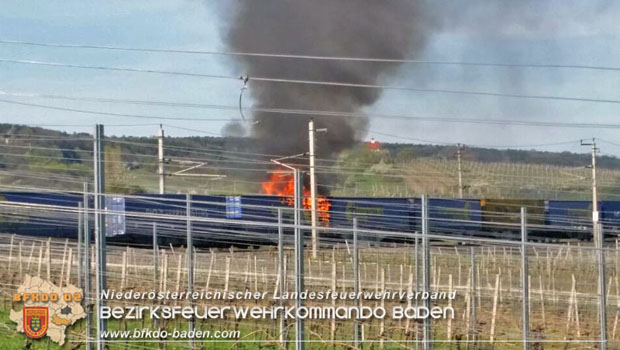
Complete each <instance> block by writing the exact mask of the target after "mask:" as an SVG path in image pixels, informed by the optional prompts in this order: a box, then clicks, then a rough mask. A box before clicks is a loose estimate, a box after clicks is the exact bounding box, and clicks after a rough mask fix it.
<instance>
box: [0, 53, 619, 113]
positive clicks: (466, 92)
mask: <svg viewBox="0 0 620 350" xmlns="http://www.w3.org/2000/svg"><path fill="white" fill-rule="evenodd" d="M0 62H4V63H18V64H31V65H41V66H52V67H64V68H80V69H94V70H107V71H122V72H133V73H151V74H163V75H179V76H191V77H201V78H213V79H227V80H233V79H234V80H237V79H238V78H239V77H237V76H226V75H215V74H204V73H192V72H176V71H163V70H153V69H139V68H121V67H107V66H89V65H78V64H67V63H57V62H41V61H33V60H10V59H0ZM250 81H251V82H257V81H258V82H270V83H286V84H301V85H316V86H336V87H350V88H366V89H381V90H396V91H413V92H430V93H442V94H456V95H473V96H493V97H507V98H522V99H538V100H557V101H575V102H595V103H614V104H620V100H612V99H598V98H585V97H566V96H551V95H525V94H508V93H499V92H491V91H469V90H451V89H427V88H416V87H411V86H393V85H380V84H365V83H349V82H339V81H319V80H304V79H285V78H269V77H260V76H257V77H251V78H250Z"/></svg>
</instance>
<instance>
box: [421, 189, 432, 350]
mask: <svg viewBox="0 0 620 350" xmlns="http://www.w3.org/2000/svg"><path fill="white" fill-rule="evenodd" d="M428 234H429V232H428V197H426V195H423V196H422V256H423V259H422V268H423V274H422V284H423V288H424V292H430V280H431V266H430V265H431V256H430V255H431V254H430V244H429V240H428ZM424 307H426V308H427V310H430V308H431V307H430V299H429V298H425V299H424ZM423 348H424V350H430V349H431V348H432V342H431V321H430V320H429V319H428V317H427V318H425V319H424V347H423Z"/></svg>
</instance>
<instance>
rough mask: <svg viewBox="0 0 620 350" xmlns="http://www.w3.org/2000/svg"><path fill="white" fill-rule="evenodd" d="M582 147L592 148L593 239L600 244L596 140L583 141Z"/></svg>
mask: <svg viewBox="0 0 620 350" xmlns="http://www.w3.org/2000/svg"><path fill="white" fill-rule="evenodd" d="M581 145H582V146H592V164H591V165H590V168H592V236H593V237H592V238H593V240H594V242H598V221H599V213H598V195H597V193H596V192H597V191H596V151H598V148H596V139H595V138H592V143H589V142H584V140H581Z"/></svg>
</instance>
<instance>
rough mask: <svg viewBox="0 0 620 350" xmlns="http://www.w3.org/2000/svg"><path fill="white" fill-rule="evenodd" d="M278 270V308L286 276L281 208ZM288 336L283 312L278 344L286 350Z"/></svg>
mask: <svg viewBox="0 0 620 350" xmlns="http://www.w3.org/2000/svg"><path fill="white" fill-rule="evenodd" d="M278 269H279V270H280V279H279V281H278V294H280V306H284V302H283V301H282V295H284V283H286V276H285V275H284V228H283V227H282V208H278ZM287 338H288V336H287V334H286V320H285V319H284V311H282V312H281V313H280V336H279V339H280V344H281V346H282V348H284V349H286V348H287V342H286V340H287Z"/></svg>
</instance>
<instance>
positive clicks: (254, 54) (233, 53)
mask: <svg viewBox="0 0 620 350" xmlns="http://www.w3.org/2000/svg"><path fill="white" fill-rule="evenodd" d="M0 44H10V45H28V46H41V47H56V48H72V49H96V50H114V51H133V52H158V53H176V54H192V55H216V56H247V57H266V58H287V59H302V60H317V61H350V62H375V63H398V64H403V63H406V64H421V65H453V66H482V67H506V68H559V69H587V70H603V71H620V67H612V66H595V65H580V64H536V63H499V62H474V61H435V60H415V59H398V58H378V57H351V56H323V55H297V54H279V53H262V52H243V51H216V50H179V49H157V48H136V47H120V46H108V45H94V44H58V43H41V42H32V41H18V40H0Z"/></svg>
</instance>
